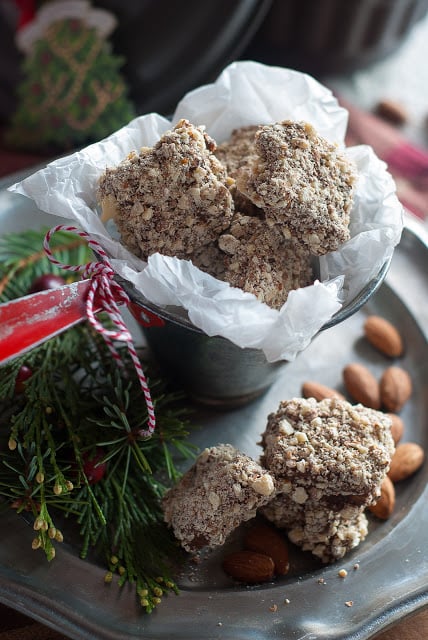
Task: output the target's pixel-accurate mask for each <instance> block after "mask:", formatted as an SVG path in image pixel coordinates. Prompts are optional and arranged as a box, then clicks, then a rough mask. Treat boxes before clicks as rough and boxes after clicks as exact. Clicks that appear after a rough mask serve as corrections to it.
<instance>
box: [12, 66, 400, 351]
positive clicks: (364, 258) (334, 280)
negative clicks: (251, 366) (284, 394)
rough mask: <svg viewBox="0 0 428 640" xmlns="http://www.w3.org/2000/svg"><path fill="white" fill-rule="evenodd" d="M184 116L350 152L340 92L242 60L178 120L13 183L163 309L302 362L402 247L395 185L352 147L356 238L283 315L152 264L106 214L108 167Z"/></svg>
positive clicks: (186, 102)
mask: <svg viewBox="0 0 428 640" xmlns="http://www.w3.org/2000/svg"><path fill="white" fill-rule="evenodd" d="M180 118H187V119H188V120H190V121H191V122H192V123H193V124H196V125H204V126H205V127H206V130H207V132H208V133H209V134H210V135H211V136H212V137H213V138H214V139H215V140H216V141H217V142H222V141H223V140H226V139H227V138H228V137H229V136H230V134H231V132H232V130H233V129H234V128H236V127H240V126H243V125H248V124H268V123H271V122H278V121H281V120H284V119H294V120H306V121H308V122H310V123H311V124H312V125H313V126H314V127H315V128H316V130H317V131H318V133H319V134H320V135H322V136H323V137H325V138H327V139H328V140H330V141H331V142H336V143H337V144H339V145H340V146H342V147H344V137H345V132H346V125H347V112H346V111H345V110H344V109H343V108H341V107H340V106H339V105H338V103H337V101H336V99H335V98H334V96H333V95H332V93H331V92H330V91H329V90H328V89H327V88H325V87H323V86H322V85H321V84H319V83H318V82H316V81H315V80H314V79H313V78H311V77H310V76H308V75H305V74H302V73H299V72H296V71H292V70H289V69H282V68H278V67H268V66H266V65H262V64H260V63H256V62H236V63H233V64H231V65H230V66H229V67H227V68H226V69H225V70H224V71H223V73H222V74H221V75H220V76H219V78H218V79H217V81H216V82H215V83H213V84H210V85H206V86H203V87H200V88H199V89H196V90H194V91H192V92H190V93H188V94H187V95H186V96H184V98H183V99H182V100H181V101H180V102H179V104H178V105H177V108H176V111H175V113H174V115H173V118H172V123H171V122H170V121H169V120H167V119H166V118H164V117H162V116H160V115H158V114H147V115H144V116H140V117H138V118H136V119H134V120H133V121H131V122H130V123H129V124H128V125H127V126H125V127H123V128H122V129H120V130H119V131H117V132H115V133H114V134H112V135H111V136H109V137H108V138H106V139H105V140H102V141H101V142H98V143H96V144H93V145H90V146H88V147H86V148H85V149H83V150H81V151H78V152H76V153H74V154H72V155H70V156H67V157H64V158H61V159H59V160H56V161H54V162H52V163H51V164H49V165H48V166H47V167H46V168H44V169H42V170H40V171H38V172H37V173H35V174H33V175H31V176H29V177H28V178H26V179H25V180H23V181H22V182H20V183H17V184H15V185H13V186H12V187H10V190H11V191H14V192H16V193H20V194H23V195H25V196H27V197H29V198H31V199H32V200H34V202H35V203H36V205H37V206H38V207H39V209H41V210H43V211H45V212H47V213H51V214H54V215H59V216H63V217H64V218H67V219H71V220H72V221H73V222H74V223H75V225H76V226H78V227H79V228H81V229H84V230H85V231H87V232H88V233H90V234H91V235H92V236H94V237H95V238H96V239H97V240H98V241H99V242H100V243H101V245H102V246H103V247H104V248H105V249H106V250H107V252H108V253H109V254H110V255H111V256H112V265H113V267H114V269H115V270H116V272H117V273H118V274H120V275H121V276H123V277H124V278H126V279H127V280H129V281H130V282H132V283H133V284H134V285H135V286H136V287H137V289H138V290H139V291H141V293H142V294H143V295H144V296H145V297H146V298H147V299H148V300H150V301H151V302H153V303H154V304H157V305H165V306H168V305H178V306H181V307H184V308H185V309H186V310H187V312H188V316H189V319H190V320H191V321H192V322H193V324H194V325H195V326H197V327H199V328H200V329H202V330H203V331H204V332H205V333H207V334H208V335H221V336H223V337H225V338H228V339H229V340H231V341H232V342H234V343H235V344H237V345H238V346H240V347H252V348H258V349H262V350H263V352H264V353H265V355H266V357H267V359H268V360H269V361H276V360H293V359H294V358H295V357H296V355H297V353H298V352H299V351H301V350H303V349H304V348H305V347H306V346H307V345H308V344H309V343H310V341H311V340H312V338H313V336H314V335H315V334H316V333H317V332H318V331H319V329H320V328H321V327H322V325H323V324H324V323H325V322H327V321H328V320H329V319H330V318H331V316H332V315H333V314H334V313H335V312H336V311H338V310H339V309H340V307H341V305H342V304H345V305H346V303H347V302H348V301H350V300H351V299H352V298H353V297H354V296H355V295H356V294H357V293H358V292H359V291H360V290H361V289H362V287H363V286H364V285H365V284H366V283H367V282H368V281H369V280H370V279H371V278H373V277H374V276H375V275H376V274H377V273H378V271H379V269H380V268H381V266H382V265H383V263H384V262H385V260H387V259H388V258H390V256H391V255H392V252H393V250H394V247H395V245H396V244H397V243H398V241H399V239H400V236H401V230H402V207H401V205H400V203H399V201H398V199H397V197H396V195H395V185H394V182H393V179H392V177H391V176H390V174H389V173H388V172H387V170H386V165H385V164H384V163H383V162H382V161H380V160H379V159H378V158H377V157H376V156H375V154H374V152H373V151H372V149H371V148H370V147H367V146H359V147H353V148H349V149H346V150H345V152H346V153H347V154H349V156H350V157H351V158H352V160H353V161H354V162H355V163H356V165H357V168H358V174H359V178H358V182H357V189H356V196H355V204H354V207H353V210H352V215H351V227H350V228H351V239H350V240H349V241H348V242H347V243H345V244H344V245H343V246H342V247H341V249H340V250H339V251H335V252H334V253H332V254H329V255H327V256H323V257H322V258H321V265H320V266H321V280H322V282H318V281H317V282H316V283H315V284H313V285H311V286H309V287H305V288H301V289H298V290H296V291H292V292H291V293H290V294H289V297H288V300H287V302H286V303H285V304H284V306H283V307H282V308H281V309H280V310H279V311H278V310H274V309H271V308H270V307H268V306H267V305H265V304H263V303H261V302H259V301H258V300H257V299H256V298H255V297H254V296H253V295H251V294H249V293H244V292H243V291H241V290H240V289H237V288H234V287H230V286H229V285H228V284H227V283H225V282H221V281H219V280H217V279H215V278H213V277H211V276H209V275H207V274H206V273H203V272H202V271H200V270H199V269H197V268H196V267H194V266H193V264H192V263H191V262H189V261H185V260H179V259H177V258H171V257H167V256H162V255H160V254H154V255H153V256H150V258H149V260H148V263H145V262H143V261H141V260H140V259H139V258H137V257H136V256H134V255H132V254H131V253H130V252H129V251H128V250H127V249H126V248H125V247H124V246H122V245H121V244H120V242H119V241H118V240H117V239H115V237H114V234H113V235H112V234H110V233H109V231H108V230H107V229H106V227H105V226H104V225H103V223H102V222H101V220H100V219H99V217H98V212H97V203H96V198H95V194H96V188H97V182H98V179H99V177H100V175H101V174H102V173H103V171H104V170H105V168H106V167H114V166H115V165H117V164H118V163H119V162H121V160H123V159H124V158H125V157H126V156H127V155H128V153H129V152H130V151H132V150H137V151H138V149H139V148H140V147H142V146H152V145H153V144H154V143H155V142H156V141H157V140H158V139H159V138H160V137H161V135H162V134H163V133H164V132H165V131H167V130H168V129H170V128H171V126H172V124H174V123H175V122H177V121H178V120H179V119H180Z"/></svg>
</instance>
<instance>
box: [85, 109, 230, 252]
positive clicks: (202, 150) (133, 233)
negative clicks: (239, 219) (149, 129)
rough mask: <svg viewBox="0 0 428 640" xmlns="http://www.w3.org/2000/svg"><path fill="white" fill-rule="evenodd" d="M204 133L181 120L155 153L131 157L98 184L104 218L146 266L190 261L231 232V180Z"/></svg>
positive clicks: (148, 150) (152, 150)
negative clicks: (161, 258)
mask: <svg viewBox="0 0 428 640" xmlns="http://www.w3.org/2000/svg"><path fill="white" fill-rule="evenodd" d="M215 147H216V144H215V142H214V140H213V139H212V138H210V137H209V136H208V135H207V134H206V133H205V131H204V130H203V128H202V127H195V126H193V125H192V124H190V122H188V121H187V120H180V121H179V122H178V123H177V124H176V125H175V127H174V128H173V129H172V130H171V131H168V132H166V133H165V134H164V135H163V136H162V137H161V139H160V140H159V141H158V142H157V143H156V144H155V146H154V147H153V148H143V149H141V150H140V152H139V153H136V152H132V153H130V154H129V156H128V157H127V158H126V159H125V160H124V161H123V162H121V163H120V164H119V165H118V166H117V167H116V168H108V169H106V171H105V172H104V174H103V176H102V177H101V179H100V181H99V186H98V192H97V197H98V200H99V202H100V203H101V206H102V209H103V213H104V214H105V215H106V216H107V217H112V216H113V217H114V219H115V222H116V225H117V227H118V229H119V231H120V234H121V240H122V242H123V243H124V244H125V245H126V246H127V247H128V248H129V249H130V250H131V251H132V252H133V253H135V254H136V255H137V256H139V257H140V258H143V259H144V260H146V259H147V258H148V256H149V255H151V254H152V253H156V252H159V253H162V254H164V255H168V256H177V257H179V258H187V257H188V256H189V254H190V253H191V252H192V251H193V250H194V249H195V248H196V247H202V246H205V245H208V244H209V243H210V242H212V241H213V240H215V239H216V238H217V237H218V235H219V234H220V233H221V232H222V231H223V230H224V229H226V228H227V227H228V225H229V222H230V219H231V217H232V214H233V210H234V206H233V201H232V196H231V193H230V190H229V185H230V184H231V180H230V179H229V178H228V176H227V174H226V170H225V168H224V167H223V165H222V164H221V163H220V161H219V160H218V159H217V158H216V157H215V155H214V154H213V151H214V149H215Z"/></svg>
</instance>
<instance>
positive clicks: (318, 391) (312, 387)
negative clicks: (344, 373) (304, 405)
mask: <svg viewBox="0 0 428 640" xmlns="http://www.w3.org/2000/svg"><path fill="white" fill-rule="evenodd" d="M302 394H303V396H304V397H305V398H315V400H317V401H318V402H319V401H320V400H324V398H337V399H338V400H345V397H344V396H343V395H342V394H341V393H339V391H336V389H332V388H331V387H327V386H326V385H325V384H321V383H320V382H312V381H311V380H308V381H307V382H304V383H303V385H302Z"/></svg>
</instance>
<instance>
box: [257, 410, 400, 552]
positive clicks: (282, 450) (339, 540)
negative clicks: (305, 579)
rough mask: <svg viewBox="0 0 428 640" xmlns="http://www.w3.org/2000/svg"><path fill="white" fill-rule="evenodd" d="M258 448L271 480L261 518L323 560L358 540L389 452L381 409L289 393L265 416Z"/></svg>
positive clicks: (364, 530) (387, 425)
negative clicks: (271, 490) (271, 489)
mask: <svg viewBox="0 0 428 640" xmlns="http://www.w3.org/2000/svg"><path fill="white" fill-rule="evenodd" d="M262 446H263V449H264V452H263V456H262V464H263V465H264V466H265V468H266V469H268V470H269V471H270V473H272V475H273V476H274V477H275V484H276V495H275V497H274V498H273V500H271V502H270V503H269V504H268V505H267V506H266V507H264V508H263V509H262V511H263V514H264V515H265V517H267V518H268V519H269V520H270V521H272V522H273V523H275V524H276V525H277V526H278V527H281V528H285V529H287V531H288V533H289V537H290V539H291V540H292V541H293V542H295V543H296V544H299V545H300V546H302V548H303V549H305V550H310V551H312V553H314V554H315V555H317V556H319V557H320V558H321V560H322V561H323V562H331V561H333V560H336V559H338V558H340V557H342V556H343V555H344V554H345V553H346V552H347V551H348V550H349V549H351V548H352V547H354V546H356V545H357V544H359V542H360V541H361V540H362V539H364V537H365V535H366V534H367V521H366V517H365V515H364V510H365V508H366V507H367V506H369V505H370V504H372V503H374V502H376V500H377V498H378V497H379V496H380V491H381V485H382V481H383V479H384V477H385V475H386V473H387V471H388V469H389V465H390V462H391V457H392V454H393V452H394V441H393V439H392V436H391V420H390V418H389V417H388V416H387V415H386V414H384V413H382V412H380V411H375V410H374V409H369V408H367V407H364V406H363V405H351V404H350V403H348V402H347V401H346V400H340V399H337V398H328V399H324V400H321V401H320V402H317V401H316V400H315V399H314V398H293V399H291V400H287V401H284V402H281V403H280V405H279V408H278V410H277V411H276V412H275V413H271V414H270V415H269V416H268V423H267V427H266V430H265V432H264V433H263V435H262Z"/></svg>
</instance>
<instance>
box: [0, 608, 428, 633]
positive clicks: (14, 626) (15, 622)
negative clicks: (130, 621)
mask: <svg viewBox="0 0 428 640" xmlns="http://www.w3.org/2000/svg"><path fill="white" fill-rule="evenodd" d="M142 615H144V614H142ZM0 640H67V636H65V635H63V634H61V633H56V632H55V631H53V630H52V629H49V628H48V627H45V626H43V625H42V624H40V623H38V622H34V620H31V619H30V618H27V617H26V616H24V615H22V614H21V613H18V612H16V611H13V610H12V609H9V608H7V607H5V606H3V605H0ZM141 640H143V638H142V639H141ZM168 640H170V639H168ZM171 640H172V639H171ZM283 640H287V639H286V638H284V639H283ZM373 640H428V608H427V609H424V610H422V611H420V612H418V613H417V614H415V615H412V616H409V617H407V618H405V619H404V620H403V621H402V622H400V623H399V624H396V625H394V626H393V627H391V628H390V629H388V630H386V631H383V632H382V633H379V634H377V635H376V636H375V637H374V638H373Z"/></svg>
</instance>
